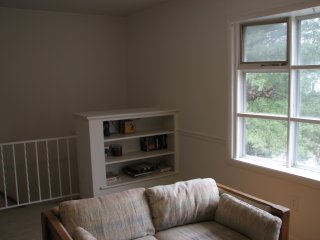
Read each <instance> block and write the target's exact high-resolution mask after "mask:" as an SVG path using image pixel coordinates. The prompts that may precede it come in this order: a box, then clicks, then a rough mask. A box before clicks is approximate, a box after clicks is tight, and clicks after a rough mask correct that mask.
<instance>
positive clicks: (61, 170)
mask: <svg viewBox="0 0 320 240" xmlns="http://www.w3.org/2000/svg"><path fill="white" fill-rule="evenodd" d="M78 195H79V187H78V176H77V157H76V137H75V136H68V137H58V138H47V139H38V140H29V141H19V142H11V143H0V210H3V209H7V208H13V207H18V206H24V205H29V204H34V203H40V202H45V201H49V200H55V199H62V198H69V197H70V198H71V197H76V196H78Z"/></svg>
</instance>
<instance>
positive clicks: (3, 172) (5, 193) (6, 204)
mask: <svg viewBox="0 0 320 240" xmlns="http://www.w3.org/2000/svg"><path fill="white" fill-rule="evenodd" d="M0 151H1V165H2V179H3V191H4V203H5V207H8V199H7V185H6V175H5V171H4V157H3V146H2V145H1V148H0Z"/></svg>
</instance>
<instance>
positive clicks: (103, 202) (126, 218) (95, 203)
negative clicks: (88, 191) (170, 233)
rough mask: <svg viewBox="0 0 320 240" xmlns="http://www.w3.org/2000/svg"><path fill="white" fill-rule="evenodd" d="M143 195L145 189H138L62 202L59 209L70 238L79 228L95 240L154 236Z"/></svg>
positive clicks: (123, 239)
mask: <svg viewBox="0 0 320 240" xmlns="http://www.w3.org/2000/svg"><path fill="white" fill-rule="evenodd" d="M144 191H145V189H144V188H137V189H132V190H127V191H123V192H120V193H113V194H108V195H105V196H102V197H97V198H88V199H81V200H72V201H66V202H63V203H61V204H60V206H59V207H60V216H61V219H62V222H63V224H64V225H65V227H66V229H67V230H68V232H69V233H70V235H73V234H74V231H75V229H76V227H78V226H79V227H82V228H84V229H85V230H86V231H88V232H90V233H91V234H92V235H93V236H94V237H95V238H97V239H98V240H101V239H122V240H125V239H135V238H139V237H143V236H146V235H153V234H154V232H155V229H154V227H153V224H152V220H151V215H150V210H149V207H148V204H147V202H146V199H145V197H144Z"/></svg>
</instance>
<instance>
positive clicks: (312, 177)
mask: <svg viewBox="0 0 320 240" xmlns="http://www.w3.org/2000/svg"><path fill="white" fill-rule="evenodd" d="M229 163H230V164H231V165H233V166H235V167H240V168H245V169H247V170H251V171H255V172H259V173H262V174H266V175H269V176H272V177H278V178H281V179H284V180H286V181H288V180H289V181H291V182H294V183H298V184H302V185H305V186H308V187H312V188H317V189H320V173H317V172H312V171H308V170H303V169H297V168H286V167H285V166H276V165H272V166H270V165H269V164H266V163H257V162H255V161H252V160H248V159H243V158H235V159H231V160H229Z"/></svg>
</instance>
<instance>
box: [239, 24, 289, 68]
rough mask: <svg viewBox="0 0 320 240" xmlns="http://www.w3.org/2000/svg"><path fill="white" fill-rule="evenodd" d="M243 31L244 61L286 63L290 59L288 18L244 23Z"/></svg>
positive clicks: (242, 57)
mask: <svg viewBox="0 0 320 240" xmlns="http://www.w3.org/2000/svg"><path fill="white" fill-rule="evenodd" d="M241 33H242V38H241V46H242V52H241V55H242V56H241V62H242V63H270V62H271V63H272V62H283V63H286V62H287V61H288V47H287V46H288V37H287V36H288V22H287V20H280V21H276V22H270V23H259V24H257V23H251V24H243V25H242V26H241Z"/></svg>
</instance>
